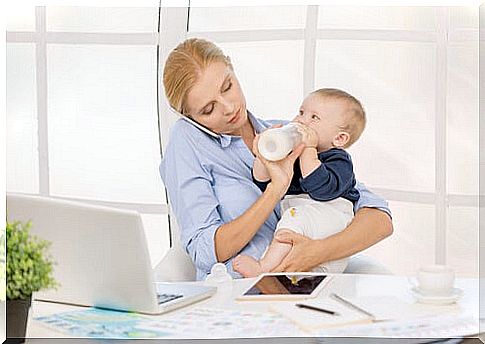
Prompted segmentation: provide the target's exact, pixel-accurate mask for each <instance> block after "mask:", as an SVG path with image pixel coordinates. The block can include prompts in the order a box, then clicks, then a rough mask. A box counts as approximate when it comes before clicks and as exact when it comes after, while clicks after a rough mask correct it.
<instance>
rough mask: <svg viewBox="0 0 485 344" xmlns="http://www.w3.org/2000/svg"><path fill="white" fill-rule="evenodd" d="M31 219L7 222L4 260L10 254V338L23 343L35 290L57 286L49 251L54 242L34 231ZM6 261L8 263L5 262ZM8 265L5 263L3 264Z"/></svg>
mask: <svg viewBox="0 0 485 344" xmlns="http://www.w3.org/2000/svg"><path fill="white" fill-rule="evenodd" d="M30 227H31V222H30V221H29V222H27V223H22V222H20V221H15V222H12V223H9V222H7V228H6V231H5V237H4V238H6V248H7V252H6V254H5V241H4V240H2V250H3V251H4V252H2V253H3V254H2V259H3V257H6V267H7V268H6V274H5V275H6V279H7V283H6V293H5V294H6V299H7V338H9V341H10V342H17V343H22V342H23V341H24V338H25V330H26V326H27V317H28V313H29V308H30V303H31V299H32V293H33V292H36V291H39V290H42V289H48V288H54V287H56V286H57V283H56V282H55V280H54V278H53V275H52V274H53V264H54V262H53V261H52V259H51V256H50V255H49V254H48V248H49V246H50V243H49V242H47V241H45V240H42V239H40V238H38V237H36V236H34V235H32V234H31V233H30ZM3 263H5V262H3ZM3 266H5V264H3Z"/></svg>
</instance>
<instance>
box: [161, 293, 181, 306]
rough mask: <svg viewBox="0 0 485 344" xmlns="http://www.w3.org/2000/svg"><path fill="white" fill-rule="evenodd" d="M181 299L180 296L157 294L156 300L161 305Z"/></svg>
mask: <svg viewBox="0 0 485 344" xmlns="http://www.w3.org/2000/svg"><path fill="white" fill-rule="evenodd" d="M181 297H183V295H182V294H158V295H157V299H158V304H159V305H161V304H162V303H167V302H169V301H172V300H175V299H179V298H181Z"/></svg>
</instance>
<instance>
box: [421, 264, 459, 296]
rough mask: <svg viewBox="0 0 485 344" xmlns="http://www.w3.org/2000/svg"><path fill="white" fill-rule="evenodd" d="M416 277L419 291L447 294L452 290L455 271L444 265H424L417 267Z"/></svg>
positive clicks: (429, 293)
mask: <svg viewBox="0 0 485 344" xmlns="http://www.w3.org/2000/svg"><path fill="white" fill-rule="evenodd" d="M416 279H417V281H418V285H417V287H418V288H419V291H420V292H421V293H423V294H427V295H448V294H450V293H451V292H452V290H453V285H454V283H455V272H454V271H453V269H452V268H450V267H449V266H446V265H425V266H422V267H421V268H419V270H418V272H417V274H416Z"/></svg>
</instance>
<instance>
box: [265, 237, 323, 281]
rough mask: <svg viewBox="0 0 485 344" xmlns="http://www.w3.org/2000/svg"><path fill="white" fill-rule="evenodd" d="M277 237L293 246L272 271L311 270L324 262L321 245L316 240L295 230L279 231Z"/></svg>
mask: <svg viewBox="0 0 485 344" xmlns="http://www.w3.org/2000/svg"><path fill="white" fill-rule="evenodd" d="M275 239H276V240H278V241H279V242H283V243H286V244H291V245H293V247H292V248H291V251H290V253H288V254H287V255H286V257H285V258H284V259H283V261H282V262H281V263H280V264H279V265H278V266H277V267H275V268H274V269H273V270H272V272H298V271H310V270H312V269H313V268H314V267H316V266H317V265H319V264H321V263H322V251H321V246H319V245H318V243H317V242H316V240H312V239H310V238H308V237H306V236H304V235H301V234H298V233H295V232H284V233H278V234H276V236H275Z"/></svg>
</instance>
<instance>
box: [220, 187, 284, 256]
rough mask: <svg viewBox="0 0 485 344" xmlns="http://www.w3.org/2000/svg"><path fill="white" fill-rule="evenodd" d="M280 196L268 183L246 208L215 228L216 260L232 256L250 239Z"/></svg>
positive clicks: (279, 191)
mask: <svg viewBox="0 0 485 344" xmlns="http://www.w3.org/2000/svg"><path fill="white" fill-rule="evenodd" d="M235 197H237V195H235ZM281 197H282V191H281V190H279V188H277V187H275V186H274V185H272V183H270V184H269V185H268V187H267V188H266V190H265V191H264V193H263V194H262V195H261V196H260V197H259V198H258V200H257V201H256V202H255V203H254V204H253V205H252V206H251V207H250V208H249V209H248V210H246V211H245V212H244V213H243V214H242V215H241V216H239V217H237V218H236V219H234V220H233V221H231V222H228V223H225V224H223V225H222V226H221V227H219V228H218V229H217V231H216V234H215V236H214V241H215V251H216V257H217V261H218V262H224V261H226V260H228V259H229V258H231V257H233V256H234V255H236V254H237V253H238V252H239V251H240V250H241V249H242V248H243V247H244V246H246V245H247V243H248V242H249V241H251V239H252V238H253V237H254V235H255V234H256V232H257V231H258V230H259V228H260V227H261V226H262V225H263V223H264V222H265V221H266V219H267V218H268V217H269V216H270V215H271V213H272V211H273V210H274V208H275V207H276V204H278V202H279V201H280V200H281Z"/></svg>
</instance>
